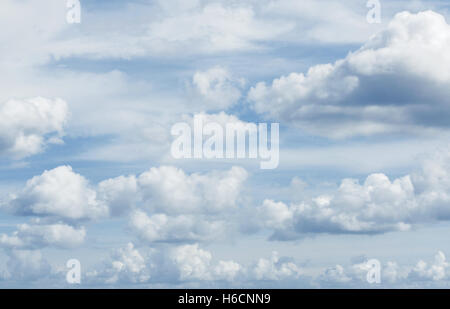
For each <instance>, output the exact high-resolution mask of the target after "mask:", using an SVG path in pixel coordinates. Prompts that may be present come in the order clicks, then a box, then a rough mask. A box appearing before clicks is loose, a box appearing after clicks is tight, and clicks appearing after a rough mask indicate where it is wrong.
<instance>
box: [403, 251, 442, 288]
mask: <svg viewBox="0 0 450 309" xmlns="http://www.w3.org/2000/svg"><path fill="white" fill-rule="evenodd" d="M448 268H449V263H448V262H447V260H446V258H445V254H444V253H443V252H442V251H438V252H437V253H436V255H435V256H434V262H433V263H430V264H428V263H426V262H425V261H423V260H420V261H419V262H418V263H417V265H416V266H415V267H414V268H413V269H412V271H411V272H410V274H409V276H410V278H413V279H419V280H434V281H438V280H443V279H448V273H447V272H448Z"/></svg>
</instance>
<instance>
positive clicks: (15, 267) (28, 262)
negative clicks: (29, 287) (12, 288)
mask: <svg viewBox="0 0 450 309" xmlns="http://www.w3.org/2000/svg"><path fill="white" fill-rule="evenodd" d="M8 256H9V259H8V260H7V262H6V270H5V271H4V272H3V274H2V275H1V277H2V279H4V280H8V281H12V282H28V283H29V282H30V281H33V280H39V279H43V278H46V277H49V276H50V275H51V273H52V268H51V266H50V264H49V263H48V261H47V260H46V259H45V258H44V257H43V256H42V253H41V252H40V251H38V250H11V251H9V252H8Z"/></svg>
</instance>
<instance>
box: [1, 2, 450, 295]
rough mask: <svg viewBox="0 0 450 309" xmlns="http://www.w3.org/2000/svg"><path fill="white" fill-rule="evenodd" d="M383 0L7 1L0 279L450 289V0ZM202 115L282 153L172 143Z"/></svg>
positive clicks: (44, 283) (16, 282) (56, 283)
mask: <svg viewBox="0 0 450 309" xmlns="http://www.w3.org/2000/svg"><path fill="white" fill-rule="evenodd" d="M380 4H381V23H368V22H367V19H366V15H367V13H368V11H369V8H367V7H366V2H365V1H360V0H354V1H353V0H352V1H346V3H345V4H343V3H341V2H338V1H332V0H324V1H312V0H311V1H310V0H305V1H294V0H263V1H261V0H259V1H256V0H247V1H203V0H185V1H181V0H165V1H143V0H141V1H107V2H105V1H94V0H84V1H83V0H81V1H80V5H81V22H80V23H68V22H67V20H66V15H67V13H68V9H67V7H66V1H65V0H48V1H37V0H26V1H20V2H18V1H13V0H7V1H3V2H2V4H0V26H1V29H2V30H1V32H0V38H1V39H2V41H3V42H5V43H4V44H2V45H3V47H2V48H0V54H1V55H2V56H1V58H0V59H1V60H0V67H1V69H2V72H3V74H2V76H1V77H0V90H1V91H0V120H1V124H0V210H1V213H0V247H1V250H0V286H1V287H61V286H64V287H67V288H74V287H78V285H75V286H74V285H70V284H67V283H66V281H65V275H66V272H67V268H66V265H65V263H66V261H67V260H69V259H71V258H76V259H78V260H79V261H80V263H81V266H82V283H81V287H88V288H89V287H127V288H128V287H130V288H132V287H137V288H142V287H148V288H152V287H292V288H296V287H318V288H320V287H350V288H353V287H371V288H377V287H447V286H448V283H449V279H450V269H449V265H448V262H447V261H446V258H445V256H446V255H448V254H450V245H449V244H448V242H447V241H446V235H448V232H450V224H449V222H448V221H449V218H450V211H449V209H450V208H449V205H450V165H449V159H450V156H449V151H448V137H449V130H448V129H449V126H448V124H447V121H446V119H447V118H448V115H449V114H450V109H449V108H448V104H449V97H450V93H449V91H448V89H450V87H449V83H450V75H449V73H448V72H450V58H449V56H448V52H447V51H448V50H449V48H450V26H449V24H448V18H449V6H448V4H447V3H446V2H445V1H389V3H388V2H387V1H381V2H380ZM200 113H203V114H205V115H207V117H209V119H212V120H213V121H219V120H218V119H222V120H220V121H225V122H233V121H242V122H255V123H259V122H267V123H273V122H277V123H280V163H279V166H278V167H277V168H276V169H273V170H261V169H259V162H258V161H254V160H253V161H252V160H189V159H183V160H176V159H174V158H172V157H171V153H170V145H171V142H172V140H173V137H172V136H171V134H170V129H171V127H172V126H173V125H174V124H175V123H177V122H181V121H185V120H186V119H192V117H194V116H195V115H197V114H200ZM373 258H375V259H379V260H380V262H381V264H382V273H381V274H382V283H381V284H378V285H369V284H368V283H367V282H366V279H365V276H366V272H367V269H366V268H365V264H364V263H365V261H367V260H368V259H373Z"/></svg>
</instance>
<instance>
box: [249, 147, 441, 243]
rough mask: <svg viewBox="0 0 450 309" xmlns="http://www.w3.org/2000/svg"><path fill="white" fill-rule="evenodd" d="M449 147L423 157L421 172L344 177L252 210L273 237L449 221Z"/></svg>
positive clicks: (400, 228) (378, 230)
mask: <svg viewBox="0 0 450 309" xmlns="http://www.w3.org/2000/svg"><path fill="white" fill-rule="evenodd" d="M448 167H449V156H448V152H442V153H439V154H437V155H435V156H433V157H431V158H429V159H427V160H425V162H424V164H423V168H422V170H420V171H417V172H414V173H412V174H411V175H406V176H404V177H400V178H396V179H394V180H390V179H389V178H388V177H387V176H386V175H384V174H380V173H378V174H371V175H369V176H368V177H367V178H366V179H365V181H364V182H363V183H362V184H360V183H359V181H358V180H355V179H344V180H342V182H341V185H340V186H339V188H338V189H337V190H336V191H335V192H330V193H329V194H324V195H319V196H317V197H315V198H312V199H310V200H304V201H303V202H296V203H291V204H289V205H287V204H285V203H283V202H275V201H272V200H265V201H264V202H263V204H262V205H261V206H260V207H258V209H257V217H256V218H257V220H259V224H260V226H262V227H264V228H268V229H270V230H273V231H274V234H273V235H272V237H273V238H275V239H284V240H287V239H291V238H294V239H295V238H298V237H302V235H306V234H309V233H332V234H333V233H337V234H341V233H363V234H365V233H367V234H371V233H384V232H387V231H406V230H409V229H410V228H411V227H412V226H414V225H415V224H420V223H428V222H435V221H440V220H449V218H450V208H449V207H448V202H449V200H450V195H449V194H450V176H449V175H450V173H449V168H448Z"/></svg>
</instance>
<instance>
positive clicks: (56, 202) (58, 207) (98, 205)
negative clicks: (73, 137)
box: [4, 166, 108, 220]
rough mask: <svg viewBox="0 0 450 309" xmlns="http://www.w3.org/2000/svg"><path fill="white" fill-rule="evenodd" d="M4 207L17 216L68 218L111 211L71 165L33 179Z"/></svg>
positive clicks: (97, 214)
mask: <svg viewBox="0 0 450 309" xmlns="http://www.w3.org/2000/svg"><path fill="white" fill-rule="evenodd" d="M4 207H5V208H6V209H8V210H10V211H12V212H13V213H15V214H18V215H24V216H49V217H56V218H60V219H67V220H83V219H94V218H99V217H102V216H106V215H107V214H108V208H107V206H106V205H105V204H104V203H102V202H100V201H98V200H97V194H96V192H95V190H93V189H92V188H90V186H89V183H88V181H87V180H86V179H85V178H84V177H83V176H81V175H80V174H77V173H75V172H73V170H72V168H71V167H70V166H60V167H57V168H55V169H52V170H49V171H45V172H44V173H42V175H39V176H35V177H33V178H31V179H30V180H28V181H27V183H26V186H25V188H24V189H23V190H22V191H21V192H19V193H18V194H16V195H13V196H12V197H11V198H10V200H9V201H8V202H7V203H6V206H4Z"/></svg>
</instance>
